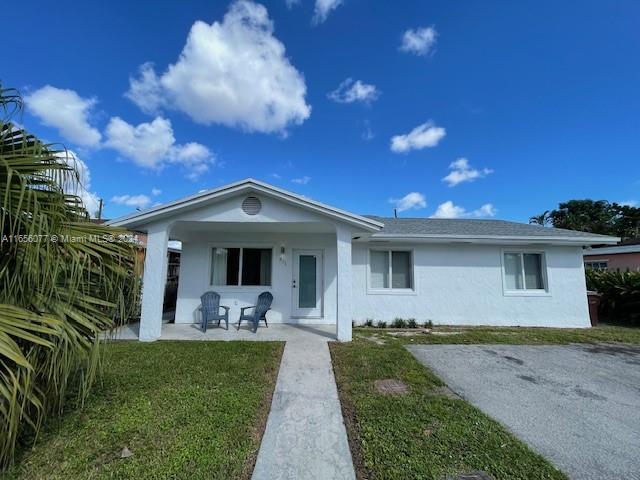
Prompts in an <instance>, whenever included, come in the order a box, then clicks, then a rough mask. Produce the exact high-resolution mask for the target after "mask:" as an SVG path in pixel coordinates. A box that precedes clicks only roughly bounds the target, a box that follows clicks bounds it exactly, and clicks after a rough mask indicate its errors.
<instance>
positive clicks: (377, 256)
mask: <svg viewBox="0 0 640 480" xmlns="http://www.w3.org/2000/svg"><path fill="white" fill-rule="evenodd" d="M369 269H370V276H369V286H370V288H371V289H374V290H380V289H389V288H390V289H397V290H407V289H412V288H413V264H412V258H411V252H410V251H408V250H369Z"/></svg>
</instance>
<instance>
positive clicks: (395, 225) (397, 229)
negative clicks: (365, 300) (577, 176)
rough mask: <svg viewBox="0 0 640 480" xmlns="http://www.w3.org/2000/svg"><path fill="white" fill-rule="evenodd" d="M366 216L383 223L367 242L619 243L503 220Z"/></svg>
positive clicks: (588, 234)
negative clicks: (441, 240)
mask: <svg viewBox="0 0 640 480" xmlns="http://www.w3.org/2000/svg"><path fill="white" fill-rule="evenodd" d="M367 217H368V218H371V219H372V220H375V221H377V222H381V223H383V224H384V228H383V229H382V230H381V231H379V232H377V233H374V234H373V235H371V239H387V240H390V239H402V238H404V239H420V238H422V239H429V238H434V239H435V238H437V239H452V240H455V239H459V240H522V241H537V242H540V243H542V242H551V243H566V244H583V245H595V244H614V243H616V242H618V241H619V240H620V239H619V238H617V237H610V236H607V235H598V234H595V233H588V232H578V231H575V230H564V229H561V228H549V227H543V226H540V225H529V224H526V223H517V222H508V221H505V220H476V219H457V218H456V219H444V218H394V217H378V216H374V215H367Z"/></svg>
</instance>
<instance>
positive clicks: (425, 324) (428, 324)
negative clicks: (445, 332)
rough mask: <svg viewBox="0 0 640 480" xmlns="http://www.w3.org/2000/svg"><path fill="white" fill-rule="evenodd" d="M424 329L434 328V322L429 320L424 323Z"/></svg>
mask: <svg viewBox="0 0 640 480" xmlns="http://www.w3.org/2000/svg"><path fill="white" fill-rule="evenodd" d="M424 328H433V322H432V321H431V320H427V321H426V322H424Z"/></svg>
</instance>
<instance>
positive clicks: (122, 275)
mask: <svg viewBox="0 0 640 480" xmlns="http://www.w3.org/2000/svg"><path fill="white" fill-rule="evenodd" d="M21 108H22V99H21V97H20V95H19V94H18V92H17V91H15V90H13V89H3V88H2V85H0V202H1V203H0V226H1V227H2V231H1V233H0V235H1V236H0V467H2V468H4V467H6V466H8V465H9V464H10V463H12V461H13V458H14V452H15V449H16V444H17V442H18V441H19V440H20V439H21V438H23V437H25V436H26V434H27V433H30V434H36V435H37V432H38V430H39V428H40V426H41V425H42V422H43V420H44V419H45V418H46V417H47V415H49V414H56V413H59V412H61V410H62V407H63V405H64V403H65V400H66V399H67V398H68V397H69V393H70V391H71V390H72V389H73V391H74V392H75V391H77V392H78V397H77V398H78V399H79V400H80V401H81V402H82V401H83V400H84V399H85V397H86V395H87V393H88V392H89V389H90V387H91V386H92V384H93V382H94V380H95V377H96V372H97V369H98V367H99V359H100V356H99V352H100V351H101V348H100V346H101V343H102V340H101V339H102V338H104V336H105V335H104V334H103V332H104V331H106V330H109V329H111V328H113V327H114V326H115V325H116V324H117V323H118V322H121V321H123V320H124V319H126V318H127V317H128V316H129V315H131V313H132V312H133V313H135V309H136V308H137V305H138V299H137V292H138V288H137V279H138V278H139V277H138V275H137V265H136V258H137V256H136V255H135V253H136V246H135V245H133V244H132V243H130V242H125V241H120V240H118V239H117V236H118V235H121V234H123V233H125V232H124V231H121V230H115V229H112V228H110V227H106V226H100V225H95V224H93V223H91V222H89V216H88V214H87V211H86V210H85V209H84V206H83V204H82V201H81V199H80V198H79V197H77V196H75V195H70V194H68V193H65V191H64V190H63V187H62V186H63V185H70V184H71V185H72V184H74V183H75V182H79V176H78V173H77V171H76V170H75V169H74V167H73V163H71V162H67V161H65V158H64V157H65V155H66V151H65V150H64V149H61V148H54V147H53V146H52V145H45V144H44V143H42V142H41V141H40V140H38V139H37V138H36V137H35V136H33V135H30V134H29V133H27V132H26V131H25V130H23V129H21V128H17V127H16V126H15V125H14V124H12V123H11V121H10V120H11V118H12V116H13V115H14V114H15V113H17V112H19V111H20V110H21ZM111 236H114V237H115V238H114V239H112V238H111ZM55 240H57V241H55Z"/></svg>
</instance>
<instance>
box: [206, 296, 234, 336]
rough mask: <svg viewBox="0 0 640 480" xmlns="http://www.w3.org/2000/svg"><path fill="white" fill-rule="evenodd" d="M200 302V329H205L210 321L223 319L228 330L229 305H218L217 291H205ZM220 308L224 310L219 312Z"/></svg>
mask: <svg viewBox="0 0 640 480" xmlns="http://www.w3.org/2000/svg"><path fill="white" fill-rule="evenodd" d="M200 301H201V302H202V331H203V332H206V331H207V326H208V325H209V323H211V322H215V321H217V322H218V325H217V326H218V327H219V326H220V322H221V321H222V320H224V323H225V324H226V329H227V330H229V307H225V306H224V305H220V294H219V293H218V292H205V293H204V294H203V295H202V296H201V297H200ZM220 309H223V310H224V313H220Z"/></svg>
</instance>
